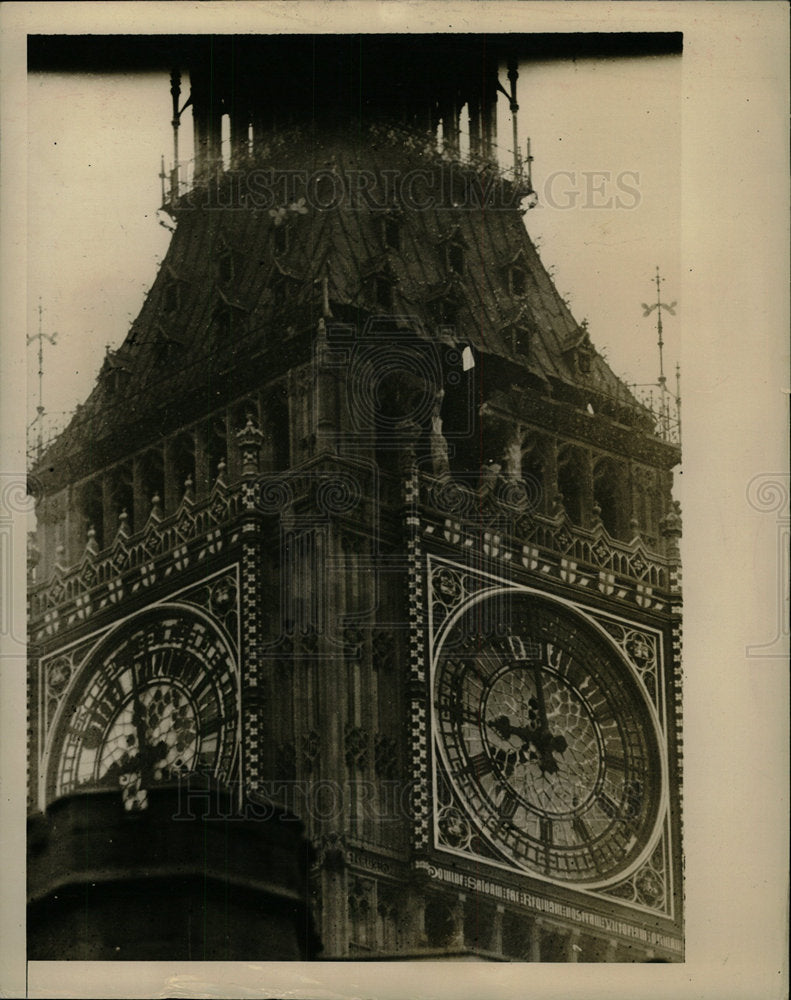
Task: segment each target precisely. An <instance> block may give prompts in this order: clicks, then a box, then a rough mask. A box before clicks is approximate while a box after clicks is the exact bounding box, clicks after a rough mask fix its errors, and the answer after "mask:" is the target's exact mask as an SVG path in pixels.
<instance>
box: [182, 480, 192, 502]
mask: <svg viewBox="0 0 791 1000" xmlns="http://www.w3.org/2000/svg"><path fill="white" fill-rule="evenodd" d="M192 487H193V482H192V475H191V474H190V475H188V476H187V478H186V479H185V480H184V496H185V497H186V499H187V500H192V499H193V495H192Z"/></svg>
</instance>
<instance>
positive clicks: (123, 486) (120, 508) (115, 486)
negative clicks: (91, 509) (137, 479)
mask: <svg viewBox="0 0 791 1000" xmlns="http://www.w3.org/2000/svg"><path fill="white" fill-rule="evenodd" d="M109 482H110V509H109V510H107V511H105V537H106V538H111V537H112V536H114V535H115V532H116V531H117V530H118V526H119V522H120V518H121V514H122V513H123V512H126V519H127V520H126V523H127V526H128V527H129V530H130V532H131V531H134V530H135V518H136V514H137V513H139V512H136V511H135V495H134V488H133V476H132V463H131V462H125V463H124V464H123V465H118V466H116V467H115V468H114V469H112V470H111V471H110V473H109Z"/></svg>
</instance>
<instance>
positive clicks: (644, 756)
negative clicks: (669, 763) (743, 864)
mask: <svg viewBox="0 0 791 1000" xmlns="http://www.w3.org/2000/svg"><path fill="white" fill-rule="evenodd" d="M492 600H495V599H492ZM496 600H498V601H499V604H498V605H497V606H496V607H495V608H494V609H491V608H490V609H482V608H481V606H480V605H476V606H474V607H473V608H472V609H471V610H470V611H468V613H467V614H466V615H464V616H462V618H460V619H459V621H457V623H456V624H455V626H454V627H453V628H452V629H451V631H450V633H449V634H448V636H447V637H446V640H445V642H444V644H443V648H442V651H441V653H440V656H439V659H438V662H437V666H436V670H435V678H434V712H435V716H434V717H435V735H436V741H437V744H436V745H437V750H438V751H439V754H440V758H441V760H442V761H443V763H444V765H445V768H446V771H447V774H448V778H449V780H450V783H451V785H452V786H453V787H454V788H455V789H456V792H457V796H458V798H459V799H460V801H461V802H462V803H463V804H464V806H465V811H466V812H467V814H468V816H469V817H470V820H471V821H472V822H473V823H474V824H475V825H476V826H477V827H478V829H479V831H480V835H481V836H483V837H484V838H485V839H486V840H487V841H488V842H489V843H490V844H491V845H492V846H494V847H495V848H496V849H497V850H498V852H500V853H501V854H503V855H504V856H505V858H507V859H508V860H509V861H511V862H512V863H514V864H516V865H517V866H519V867H522V868H524V869H526V870H528V871H531V872H534V873H536V874H540V875H543V876H545V877H549V878H552V879H553V880H556V881H561V882H567V883H578V884H580V883H584V884H588V885H604V884H607V883H608V882H612V881H614V880H616V879H617V878H619V877H622V876H623V874H624V872H625V871H626V870H627V869H628V868H629V867H630V865H632V864H633V863H634V862H635V861H636V859H637V858H639V856H640V855H641V853H642V852H643V850H644V849H645V847H646V845H647V844H648V842H649V841H650V840H651V838H652V836H653V834H654V831H655V830H656V826H657V822H658V816H659V803H660V797H661V776H662V765H661V756H660V750H659V743H658V738H657V730H656V725H655V722H654V720H653V717H652V713H651V710H650V708H649V706H648V703H647V701H646V698H645V696H644V694H643V692H642V690H641V689H640V687H639V684H638V682H637V681H636V680H635V678H634V677H633V676H632V674H631V672H630V669H629V667H628V665H627V664H626V663H625V661H623V660H622V659H621V657H620V656H619V654H618V653H617V652H616V651H615V650H614V649H613V648H612V646H611V645H610V644H609V643H608V642H607V640H606V639H605V638H604V637H603V636H601V635H600V634H599V633H598V632H597V631H596V630H595V629H594V627H593V626H592V625H591V624H589V623H587V622H585V621H584V620H583V619H582V618H581V617H580V616H578V615H576V614H574V613H573V612H571V611H570V610H567V609H566V608H565V607H563V606H562V605H559V604H556V603H554V602H551V601H549V600H545V599H542V598H539V597H536V596H534V595H527V594H524V593H521V592H511V593H509V594H508V595H507V601H504V600H503V595H500V596H499V598H497V599H496ZM487 619H488V620H489V621H490V622H493V623H496V624H495V625H493V626H492V627H491V628H486V627H484V628H482V627H481V623H482V622H483V621H485V620H487Z"/></svg>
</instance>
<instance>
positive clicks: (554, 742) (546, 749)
mask: <svg viewBox="0 0 791 1000" xmlns="http://www.w3.org/2000/svg"><path fill="white" fill-rule="evenodd" d="M532 667H533V672H534V673H535V675H536V700H537V701H538V714H539V721H540V724H541V727H540V729H539V731H538V735H537V736H535V737H533V744H534V745H535V748H536V750H537V751H538V755H539V766H540V768H541V772H542V774H555V772H556V771H557V770H558V764H557V761H556V760H555V755H554V754H555V752H557V753H563V752H564V750H565V749H566V747H567V746H568V744H567V743H566V738H565V737H564V736H553V735H552V733H551V732H550V731H549V722H548V720H547V705H546V701H545V700H544V687H543V684H542V682H541V661H540V660H533V663H532Z"/></svg>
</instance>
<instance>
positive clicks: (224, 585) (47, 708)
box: [36, 564, 242, 809]
mask: <svg viewBox="0 0 791 1000" xmlns="http://www.w3.org/2000/svg"><path fill="white" fill-rule="evenodd" d="M223 590H226V592H227V594H228V595H229V596H227V597H224V598H223V600H222V601H221V602H218V596H217V595H218V594H219V593H220V592H221V591H223ZM170 604H174V605H179V604H180V605H182V606H184V607H185V608H190V609H192V610H198V611H200V612H202V613H203V614H205V615H206V616H207V617H208V618H209V619H210V620H211V623H212V625H213V626H214V627H216V628H218V629H219V630H220V632H221V634H222V636H223V638H224V639H225V641H226V642H227V643H228V646H229V648H230V650H231V652H232V654H233V656H234V659H235V661H236V677H237V698H238V703H239V705H240V706H241V670H240V649H241V639H242V636H241V628H242V624H241V615H240V579H239V566H238V565H237V564H232V565H230V566H226V567H225V568H224V569H222V570H219V571H218V572H216V573H214V574H212V575H211V576H209V577H206V579H204V580H202V581H201V582H200V583H197V584H192V585H190V586H188V587H184V588H182V589H181V590H177V591H174V592H173V593H171V594H167V595H165V596H163V597H162V598H160V599H159V600H157V601H153V602H152V603H151V604H148V605H146V606H145V607H143V608H138V609H136V610H135V611H133V612H130V613H129V614H125V615H122V616H120V617H119V618H117V619H115V621H113V622H111V623H109V624H108V625H105V626H103V627H102V628H101V629H97V630H95V631H93V632H90V633H89V634H88V635H84V636H81V637H80V638H79V639H75V640H74V641H73V642H70V643H68V644H67V645H65V646H61V647H60V648H58V649H56V650H53V651H52V652H51V653H48V654H46V655H45V656H42V657H41V658H40V659H39V662H38V667H37V691H36V697H37V699H38V748H39V749H38V759H37V762H36V768H37V772H36V773H37V779H38V780H37V801H38V805H39V808H41V809H44V808H45V806H46V791H45V785H46V774H47V771H48V768H49V763H50V760H49V759H50V755H51V752H52V741H53V739H54V734H55V732H56V730H57V718H58V715H59V709H60V706H61V704H62V703H63V702H64V699H67V698H68V696H69V692H70V691H71V690H72V689H73V687H74V685H75V684H76V683H77V682H78V679H79V678H80V676H81V675H82V672H83V670H84V669H85V666H86V664H87V663H88V661H89V660H90V657H91V655H92V653H93V651H94V649H96V648H97V647H98V646H99V645H101V643H103V642H104V640H105V639H106V638H107V636H109V635H110V633H111V632H114V631H116V630H119V629H122V628H123V626H124V625H125V624H127V623H128V622H130V621H133V620H135V619H137V618H139V617H140V616H141V615H145V614H146V613H147V612H148V611H150V610H153V609H155V608H159V607H162V606H164V605H170ZM237 717H238V718H239V719H240V725H241V712H239V713H237ZM237 743H238V745H239V746H241V732H239V733H237ZM237 766H238V763H237Z"/></svg>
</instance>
